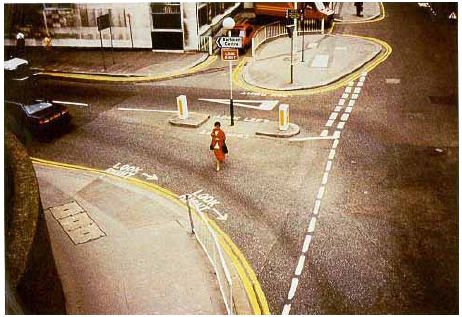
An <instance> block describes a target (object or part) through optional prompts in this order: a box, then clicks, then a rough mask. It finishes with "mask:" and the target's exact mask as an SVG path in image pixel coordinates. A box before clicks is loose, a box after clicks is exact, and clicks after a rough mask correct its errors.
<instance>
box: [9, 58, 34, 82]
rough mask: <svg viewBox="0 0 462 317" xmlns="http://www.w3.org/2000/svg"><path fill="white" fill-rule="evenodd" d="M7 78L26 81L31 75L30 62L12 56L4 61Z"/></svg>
mask: <svg viewBox="0 0 462 317" xmlns="http://www.w3.org/2000/svg"><path fill="white" fill-rule="evenodd" d="M3 69H4V75H5V80H7V81H9V80H15V81H25V80H27V79H29V77H30V69H29V62H28V61H26V60H25V59H22V58H17V57H14V58H11V59H9V60H6V61H5V62H4V63H3Z"/></svg>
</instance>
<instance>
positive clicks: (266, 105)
mask: <svg viewBox="0 0 462 317" xmlns="http://www.w3.org/2000/svg"><path fill="white" fill-rule="evenodd" d="M199 100H202V101H208V102H216V103H220V104H223V105H229V99H202V98H199ZM244 102H245V103H257V104H260V105H258V106H252V105H248V104H245V103H244ZM278 103H279V100H233V104H234V105H235V106H238V107H243V108H250V109H258V110H266V111H269V110H273V109H274V107H276V105H277V104H278Z"/></svg>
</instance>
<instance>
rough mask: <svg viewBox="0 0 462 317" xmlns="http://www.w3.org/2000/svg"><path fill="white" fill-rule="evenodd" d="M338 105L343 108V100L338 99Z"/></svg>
mask: <svg viewBox="0 0 462 317" xmlns="http://www.w3.org/2000/svg"><path fill="white" fill-rule="evenodd" d="M350 88H351V87H350ZM338 104H339V106H343V105H344V104H345V99H343V98H342V99H340V100H339V101H338Z"/></svg>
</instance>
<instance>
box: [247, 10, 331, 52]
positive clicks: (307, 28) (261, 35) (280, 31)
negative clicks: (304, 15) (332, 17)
mask: <svg viewBox="0 0 462 317" xmlns="http://www.w3.org/2000/svg"><path fill="white" fill-rule="evenodd" d="M317 32H319V33H321V34H324V19H322V20H318V19H306V20H304V21H303V22H301V21H300V20H298V21H297V34H298V35H300V34H303V33H317ZM284 35H287V29H286V24H285V23H283V22H274V23H271V24H268V25H265V26H263V27H261V28H259V29H258V30H257V31H256V32H255V34H254V36H253V38H252V57H254V58H255V53H256V51H257V48H258V47H259V46H260V45H261V44H263V43H265V42H266V41H267V40H269V39H272V38H276V37H279V36H284Z"/></svg>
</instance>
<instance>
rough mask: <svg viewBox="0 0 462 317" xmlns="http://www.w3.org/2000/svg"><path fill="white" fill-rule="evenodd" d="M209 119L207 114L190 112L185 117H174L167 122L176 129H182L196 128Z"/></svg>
mask: <svg viewBox="0 0 462 317" xmlns="http://www.w3.org/2000/svg"><path fill="white" fill-rule="evenodd" d="M209 118H210V115H209V114H204V113H197V112H190V113H189V115H188V116H187V117H182V116H181V115H179V114H178V115H175V116H173V117H171V118H170V119H169V120H168V122H169V123H170V124H171V125H173V126H176V127H183V128H198V127H200V126H201V125H202V124H204V123H205V122H207V120H208V119H209Z"/></svg>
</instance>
